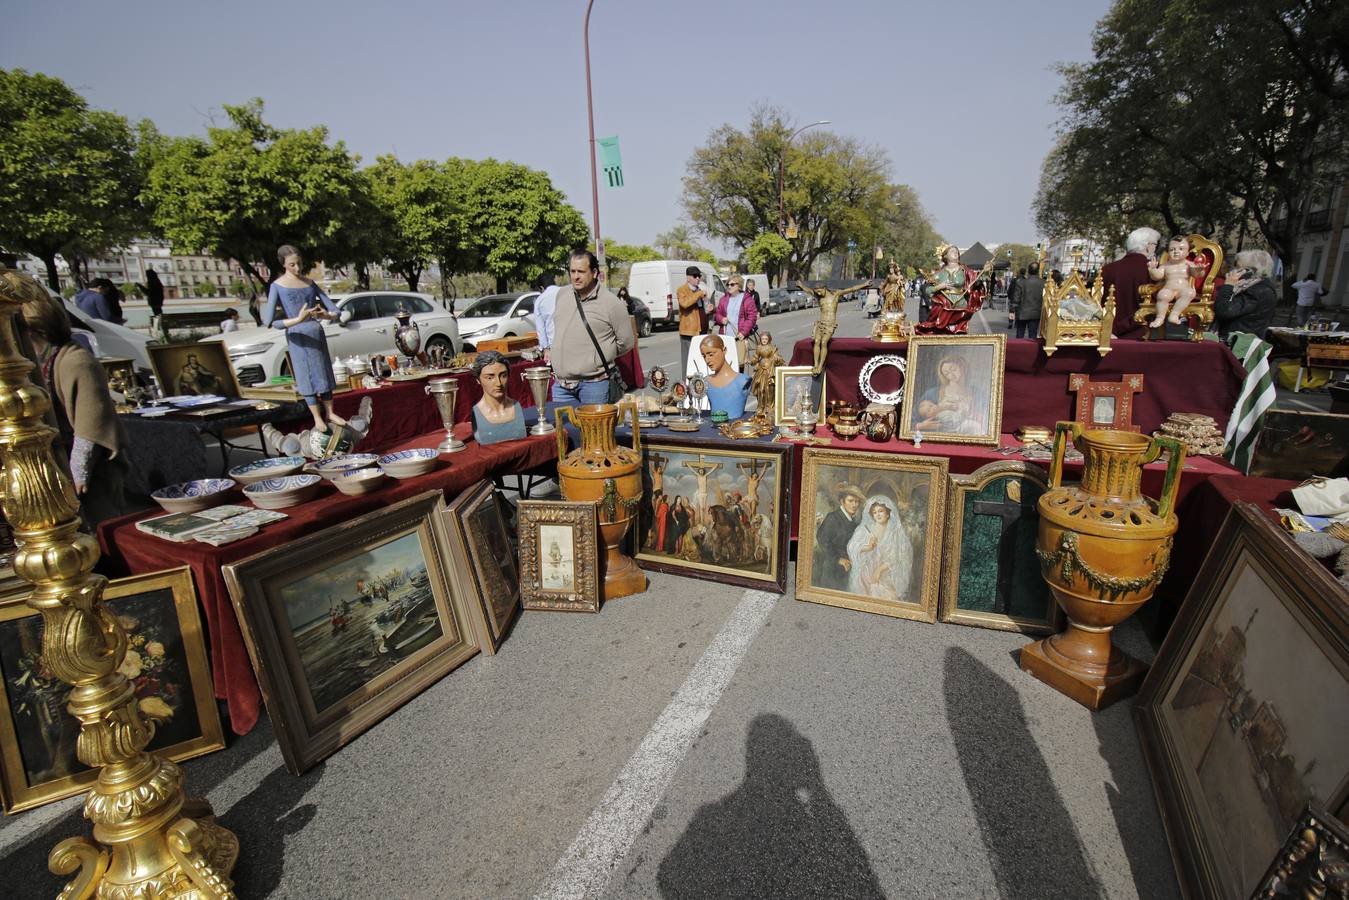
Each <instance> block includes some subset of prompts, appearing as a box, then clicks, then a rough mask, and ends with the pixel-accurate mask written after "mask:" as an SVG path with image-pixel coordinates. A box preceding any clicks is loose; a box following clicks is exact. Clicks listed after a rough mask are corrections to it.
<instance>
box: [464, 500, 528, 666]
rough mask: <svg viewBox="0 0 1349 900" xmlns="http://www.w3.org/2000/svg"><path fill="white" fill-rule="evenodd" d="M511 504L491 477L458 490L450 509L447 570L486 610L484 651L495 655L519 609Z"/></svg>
mask: <svg viewBox="0 0 1349 900" xmlns="http://www.w3.org/2000/svg"><path fill="white" fill-rule="evenodd" d="M509 506H510V504H509V503H507V502H506V501H505V500H503V499H502V498H501V495H500V494H498V493H497V489H496V487H495V486H494V485H493V484H492V482H491V481H487V480H483V481H480V482H478V483H477V484H476V485H474V486H473V487H471V488H469V489H468V490H466V491H464V492H463V493H462V494H460V495H459V496H458V497H457V498H456V499H455V501H454V502H453V503H451V504H450V508H449V520H450V525H451V528H450V530H451V535H452V537H453V538H454V541H453V550H454V556H453V557H452V559H451V568H452V569H453V570H454V571H455V572H457V573H459V574H461V575H463V576H464V578H463V582H464V587H465V589H466V590H469V591H470V592H471V593H473V594H474V596H475V597H476V599H477V600H478V603H479V604H480V605H481V606H482V608H483V611H484V613H485V614H486V619H487V624H488V626H489V629H488V631H487V633H486V634H485V635H483V638H484V640H483V650H484V652H487V653H495V652H496V649H497V647H498V646H500V644H501V641H502V640H503V639H504V638H505V635H506V632H507V630H509V628H510V625H511V622H512V620H514V618H515V614H516V613H517V612H518V611H519V609H520V577H519V574H518V568H517V566H516V561H515V548H514V546H512V543H511V537H510V532H509V531H508V530H507V525H506V512H505V510H506V508H508V507H509Z"/></svg>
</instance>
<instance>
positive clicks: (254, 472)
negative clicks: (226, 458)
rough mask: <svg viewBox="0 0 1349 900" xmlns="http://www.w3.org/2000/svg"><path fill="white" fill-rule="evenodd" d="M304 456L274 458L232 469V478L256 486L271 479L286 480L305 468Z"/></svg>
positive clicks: (255, 461)
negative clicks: (255, 484)
mask: <svg viewBox="0 0 1349 900" xmlns="http://www.w3.org/2000/svg"><path fill="white" fill-rule="evenodd" d="M304 462H305V460H304V457H303V456H272V457H269V458H267V459H255V460H253V461H252V462H251V463H244V464H243V465H242V466H235V467H234V468H233V469H230V477H231V478H233V479H234V480H235V481H237V482H239V483H240V484H254V483H256V482H259V481H266V480H267V479H269V478H285V477H286V476H287V475H294V474H295V473H296V472H298V471H300V469H302V468H304Z"/></svg>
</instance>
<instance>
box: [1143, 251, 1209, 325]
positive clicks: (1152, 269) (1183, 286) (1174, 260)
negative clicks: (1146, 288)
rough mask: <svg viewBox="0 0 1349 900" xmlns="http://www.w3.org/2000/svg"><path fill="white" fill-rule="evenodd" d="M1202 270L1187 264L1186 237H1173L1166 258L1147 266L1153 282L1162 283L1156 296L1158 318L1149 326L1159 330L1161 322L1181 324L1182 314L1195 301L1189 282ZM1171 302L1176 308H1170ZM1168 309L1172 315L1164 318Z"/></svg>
mask: <svg viewBox="0 0 1349 900" xmlns="http://www.w3.org/2000/svg"><path fill="white" fill-rule="evenodd" d="M1203 271H1204V270H1203V268H1202V267H1200V266H1196V265H1195V264H1194V263H1192V262H1190V240H1189V238H1187V237H1184V236H1183V235H1176V236H1175V237H1173V238H1172V239H1171V242H1170V243H1169V244H1167V247H1166V259H1165V260H1158V261H1157V264H1156V265H1152V266H1148V274H1149V275H1150V276H1152V280H1153V281H1160V282H1162V286H1161V287H1160V288H1158V289H1157V293H1156V295H1155V303H1156V306H1157V315H1156V316H1154V317H1153V319H1152V321H1151V322H1149V323H1148V325H1149V327H1151V328H1160V327H1161V325H1162V320H1163V319H1165V320H1166V321H1167V322H1170V323H1171V324H1172V325H1179V324H1181V321H1182V320H1181V315H1182V314H1183V313H1184V312H1185V308H1186V307H1187V306H1189V305H1190V304H1191V303H1192V302H1193V301H1194V296H1195V294H1194V282H1193V281H1192V280H1191V279H1192V278H1193V277H1194V276H1195V275H1198V274H1202V273H1203ZM1173 302H1174V303H1175V305H1174V306H1171V304H1172V303H1173ZM1169 306H1170V307H1171V314H1170V315H1167V314H1166V310H1167V307H1169Z"/></svg>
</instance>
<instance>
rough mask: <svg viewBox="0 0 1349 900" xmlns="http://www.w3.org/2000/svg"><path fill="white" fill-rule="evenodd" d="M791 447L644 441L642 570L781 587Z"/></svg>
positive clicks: (784, 579)
mask: <svg viewBox="0 0 1349 900" xmlns="http://www.w3.org/2000/svg"><path fill="white" fill-rule="evenodd" d="M791 453H792V448H791V447H790V446H787V445H784V444H763V443H756V444H746V443H745V442H743V441H727V442H710V441H708V440H706V439H699V438H666V437H661V438H658V439H648V440H645V441H643V442H642V487H643V491H642V502H641V515H640V516H639V518H638V527H637V552H636V553H635V554H634V558H635V559H636V560H637V564H638V565H640V566H641V567H642V568H644V569H651V570H653V571H657V572H670V573H673V574H675V575H686V576H688V577H690V578H699V579H703V580H706V581H715V582H720V583H722V584H736V585H741V586H744V587H756V588H760V589H762V590H773V591H775V592H777V593H782V592H783V591H785V590H786V589H787V557H788V541H789V540H790V533H791V481H792V457H791Z"/></svg>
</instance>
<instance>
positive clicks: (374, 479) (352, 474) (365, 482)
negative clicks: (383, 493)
mask: <svg viewBox="0 0 1349 900" xmlns="http://www.w3.org/2000/svg"><path fill="white" fill-rule="evenodd" d="M388 477H389V476H388V475H385V474H384V470H383V469H352V470H350V471H347V472H343V473H341V474H340V475H336V476H334V477H333V478H332V479H331V480H332V483H333V484H335V485H337V489H338V490H339V491H341V492H342V493H344V494H351V495H352V496H359V495H361V494H368V493H370V492H371V491H373V490H374V489H375V488H377V487H379V486H380V485H381V484H383V483H384V481H385V480H386V479H387V478H388Z"/></svg>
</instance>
